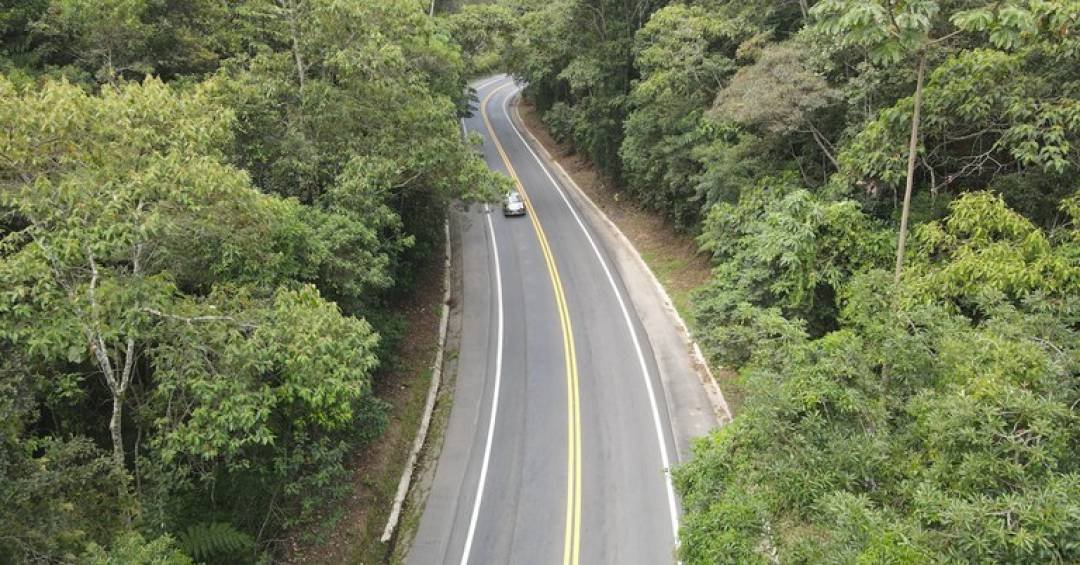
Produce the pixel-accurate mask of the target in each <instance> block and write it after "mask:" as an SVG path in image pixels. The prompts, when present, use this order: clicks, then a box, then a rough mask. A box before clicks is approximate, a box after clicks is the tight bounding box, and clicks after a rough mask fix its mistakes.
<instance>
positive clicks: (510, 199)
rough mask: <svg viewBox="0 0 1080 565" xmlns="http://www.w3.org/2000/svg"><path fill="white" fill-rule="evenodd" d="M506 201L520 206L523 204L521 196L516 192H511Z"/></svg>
mask: <svg viewBox="0 0 1080 565" xmlns="http://www.w3.org/2000/svg"><path fill="white" fill-rule="evenodd" d="M506 201H507V202H512V203H514V204H518V203H520V202H521V195H520V194H518V193H516V192H511V193H510V194H508V195H506Z"/></svg>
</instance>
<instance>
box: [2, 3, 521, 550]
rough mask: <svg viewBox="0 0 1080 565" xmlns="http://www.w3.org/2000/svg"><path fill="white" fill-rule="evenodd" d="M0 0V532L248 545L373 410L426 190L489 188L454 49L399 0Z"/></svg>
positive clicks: (432, 215) (341, 466) (419, 234)
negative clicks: (471, 134)
mask: <svg viewBox="0 0 1080 565" xmlns="http://www.w3.org/2000/svg"><path fill="white" fill-rule="evenodd" d="M9 4H10V3H8V2H4V3H2V4H0V8H2V9H0V121H2V123H3V124H4V128H5V129H4V131H5V134H4V135H3V136H0V154H2V155H3V157H2V158H0V289H2V290H0V422H2V423H0V500H3V501H4V504H3V505H2V506H3V509H0V532H2V533H0V554H2V555H3V559H4V560H6V559H8V556H11V558H12V559H14V560H16V561H19V562H22V561H29V560H42V561H49V562H53V561H56V562H74V561H79V562H100V563H105V562H110V563H112V562H124V563H127V562H131V563H141V562H146V563H151V562H153V563H159V562H160V563H183V562H189V561H190V560H189V559H188V557H192V558H195V559H198V560H216V561H221V562H230V563H231V562H249V561H252V560H254V559H255V558H256V557H257V556H259V555H260V554H264V555H265V554H268V553H269V554H270V555H271V556H272V555H273V551H274V550H276V549H277V548H276V547H274V543H275V542H274V541H272V540H276V539H280V538H281V537H282V534H283V532H284V531H285V529H287V528H302V527H308V526H310V525H311V524H312V523H313V522H314V521H316V520H317V519H320V517H321V516H324V515H325V512H324V511H323V509H324V508H325V505H327V504H330V503H332V502H334V501H336V500H339V499H340V497H341V496H342V495H343V494H344V492H345V490H346V489H347V487H348V486H349V483H348V481H347V478H348V477H350V476H351V475H352V472H353V471H352V469H350V468H349V461H350V460H351V459H352V458H353V457H354V455H355V454H356V452H357V451H358V450H361V449H363V448H364V447H365V446H366V445H368V444H369V443H370V442H371V441H372V440H373V439H374V438H376V437H377V436H378V435H379V434H380V433H382V431H383V430H384V429H385V427H386V424H387V421H388V414H387V411H388V409H389V406H388V405H387V404H386V403H385V402H383V401H381V400H380V399H378V398H376V397H375V396H374V392H373V391H374V386H373V384H374V380H375V379H376V378H378V374H379V370H380V367H386V366H391V365H392V363H393V359H392V358H390V356H391V355H392V354H393V351H392V349H391V348H390V344H389V343H388V340H384V339H382V336H381V334H382V333H383V330H388V331H389V333H391V334H393V332H394V331H396V328H395V326H394V323H393V320H394V319H395V315H394V313H393V312H391V311H389V307H388V301H389V300H390V298H391V297H393V296H394V294H395V293H400V292H402V290H403V289H404V288H406V287H407V286H408V285H409V284H411V282H412V281H413V279H414V277H415V274H414V273H415V271H416V267H417V266H418V265H420V264H421V263H423V262H426V261H429V260H430V258H431V255H432V254H433V253H434V250H435V249H441V246H440V245H441V237H442V225H441V224H442V222H441V220H439V218H440V217H441V213H442V212H441V211H442V209H443V208H444V206H445V205H446V202H447V201H448V200H449V199H450V198H465V199H484V198H489V197H491V196H493V195H495V194H499V193H501V191H502V188H503V187H504V183H505V181H504V180H503V179H502V178H501V177H500V176H498V175H495V174H493V173H491V172H489V171H488V170H487V168H486V167H485V166H484V164H483V162H482V161H481V160H480V159H479V158H478V157H477V156H476V155H475V153H474V152H473V151H472V150H471V148H470V147H468V146H467V145H466V144H464V143H462V142H461V139H460V131H459V129H458V125H457V120H456V118H457V116H456V113H457V111H458V109H459V108H461V107H462V105H463V102H464V100H465V93H464V76H465V75H464V73H465V72H466V69H465V63H464V62H463V58H462V54H461V53H460V51H459V49H458V46H457V45H455V44H454V43H453V42H452V41H451V39H450V38H449V37H448V36H447V33H446V30H445V29H444V28H443V27H442V26H441V24H439V23H438V22H436V21H435V20H433V19H432V18H429V17H428V16H427V15H426V13H425V11H424V10H422V9H421V8H422V6H421V2H419V0H413V1H408V2H402V1H398V0H375V1H371V2H360V3H357V2H341V1H337V0H297V1H290V2H276V1H270V0H246V1H243V2H229V3H221V2H215V1H210V0H205V1H204V0H198V1H195V2H156V1H142V0H110V1H107V2H89V3H88V2H85V1H83V0H42V1H41V2H31V3H20V4H19V5H18V6H17V9H13V10H9V9H8V8H9ZM391 341H392V340H391ZM136 532H138V533H136ZM170 533H171V534H172V535H173V538H176V539H180V540H181V547H183V548H186V549H187V550H188V554H189V555H188V556H187V557H185V556H184V554H183V553H182V552H181V551H180V550H179V549H177V546H176V544H174V543H173V542H172V541H171V540H172V539H173V538H170V537H169V534H170ZM141 535H146V536H147V537H146V538H142V537H140V536H141ZM144 539H150V540H151V541H149V542H146V541H144Z"/></svg>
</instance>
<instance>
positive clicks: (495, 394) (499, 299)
mask: <svg viewBox="0 0 1080 565" xmlns="http://www.w3.org/2000/svg"><path fill="white" fill-rule="evenodd" d="M484 213H485V214H486V215H487V225H488V234H489V235H490V236H491V252H492V254H493V255H494V257H495V296H496V303H497V304H498V308H497V309H498V313H499V314H498V320H499V322H498V337H497V338H496V340H495V387H494V390H493V391H492V393H491V417H490V418H489V419H488V431H487V442H486V443H485V445H484V460H483V463H482V464H481V465H480V481H479V483H478V484H477V486H476V499H475V500H474V501H473V509H472V517H471V518H469V531H468V533H467V534H466V535H465V549H464V550H463V551H462V553H461V565H466V564H467V563H468V562H469V552H470V551H471V550H472V542H473V536H474V535H475V534H476V519H477V517H478V516H479V515H480V501H481V499H483V496H484V483H485V482H486V481H487V471H488V462H489V461H490V460H491V443H492V438H494V436H495V416H496V414H498V412H499V385H500V382H501V380H502V354H503V296H502V271H501V269H500V267H499V244H498V242H496V241H495V226H494V224H492V222H491V207H490V206H488V205H486V204H485V205H484Z"/></svg>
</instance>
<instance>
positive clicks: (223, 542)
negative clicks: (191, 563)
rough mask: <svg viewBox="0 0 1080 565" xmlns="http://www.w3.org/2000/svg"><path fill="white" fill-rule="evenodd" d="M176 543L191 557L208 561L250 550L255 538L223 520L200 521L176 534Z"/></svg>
mask: <svg viewBox="0 0 1080 565" xmlns="http://www.w3.org/2000/svg"><path fill="white" fill-rule="evenodd" d="M177 545H178V546H180V548H181V549H182V550H183V551H184V553H186V554H187V555H190V556H191V557H192V558H194V559H197V560H198V561H200V562H209V561H212V560H214V558H220V557H227V556H229V555H236V554H238V553H242V552H249V551H251V548H252V546H254V545H255V540H253V539H252V538H251V536H249V535H247V534H245V533H244V532H241V531H238V530H237V529H236V528H234V527H233V526H232V524H226V523H224V522H211V523H205V522H201V523H198V524H192V525H191V526H188V528H187V529H186V530H184V531H183V532H181V533H180V534H179V535H178V536H177Z"/></svg>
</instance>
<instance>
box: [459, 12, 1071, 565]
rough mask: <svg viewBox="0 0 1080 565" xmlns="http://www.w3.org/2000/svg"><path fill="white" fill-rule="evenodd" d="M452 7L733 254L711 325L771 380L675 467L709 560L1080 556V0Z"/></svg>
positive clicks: (484, 49)
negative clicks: (687, 459) (459, 8)
mask: <svg viewBox="0 0 1080 565" xmlns="http://www.w3.org/2000/svg"><path fill="white" fill-rule="evenodd" d="M451 19H452V20H454V21H456V25H458V26H460V27H461V28H465V29H472V30H476V31H475V33H473V34H471V35H462V34H459V36H461V37H463V40H462V41H461V44H462V47H463V48H464V49H465V53H466V62H467V63H468V64H470V65H473V66H474V67H475V68H477V69H480V70H483V69H489V68H494V67H497V66H499V65H501V64H505V65H508V66H509V68H510V70H511V71H512V72H513V73H515V74H516V75H517V76H518V77H519V78H521V79H522V80H524V81H526V82H527V85H528V86H527V89H526V96H527V98H528V100H529V101H530V102H531V103H532V104H533V105H534V107H535V108H536V109H537V110H538V111H539V112H541V113H542V116H543V118H544V120H545V122H546V123H547V125H548V126H549V128H550V129H551V130H552V132H553V134H554V135H556V136H557V137H558V138H559V139H560V140H562V141H564V142H568V143H570V144H572V146H573V147H574V148H575V149H576V151H578V152H579V153H581V154H583V155H585V156H587V157H588V158H589V159H590V160H591V161H592V163H593V164H594V165H595V166H596V167H598V168H599V169H601V170H602V171H603V172H604V173H606V175H608V176H609V177H610V178H611V179H613V180H614V181H615V182H617V183H618V184H619V185H620V186H621V187H622V190H624V191H625V192H626V193H628V194H629V195H631V196H633V197H634V198H635V199H636V200H637V201H638V202H639V203H640V205H641V206H644V207H647V208H648V209H652V210H655V211H656V213H658V214H663V215H665V216H667V217H668V218H669V219H670V220H671V222H673V223H674V224H676V225H678V226H680V227H681V229H683V230H685V231H686V232H687V233H690V234H693V235H694V236H696V237H697V238H698V241H699V242H700V244H701V247H702V250H703V251H704V252H705V253H707V254H708V255H709V257H711V260H712V264H713V275H712V277H711V280H710V282H709V283H708V284H706V285H705V287H704V288H702V289H700V290H699V291H698V293H697V295H696V298H695V300H694V305H693V311H692V313H691V318H692V325H693V326H694V328H693V329H694V331H695V332H696V335H697V338H698V339H699V341H701V343H702V345H703V346H704V347H705V349H706V350H707V353H708V355H709V356H710V358H711V360H712V361H713V362H714V363H715V364H716V365H718V366H726V367H731V368H734V369H737V370H738V371H739V375H740V376H739V378H740V386H741V387H742V388H743V389H744V392H745V394H746V401H745V404H744V405H743V406H742V408H741V410H740V412H739V413H738V414H737V416H736V417H735V419H734V422H732V423H731V424H730V425H727V426H725V427H723V428H722V429H719V430H718V431H716V432H714V433H713V434H712V435H711V436H710V437H709V438H707V439H706V440H704V441H702V442H700V443H699V444H698V445H697V448H696V453H695V456H694V458H693V460H692V461H691V462H690V463H689V464H688V465H686V466H685V467H683V468H682V469H680V470H679V472H678V474H677V482H678V486H679V490H680V491H681V494H682V497H683V505H684V509H685V512H686V515H685V520H684V523H683V526H682V533H681V546H680V552H681V558H682V559H683V560H685V561H686V562H688V563H751V562H785V563H788V562H795V563H799V562H808V563H828V562H836V563H852V562H864V563H928V562H1008V563H1034V562H1058V563H1062V562H1074V563H1075V562H1078V561H1080V425H1078V424H1080V421H1078V410H1077V408H1078V405H1080V380H1078V378H1080V374H1078V371H1080V357H1078V355H1080V340H1078V334H1077V332H1078V330H1080V224H1078V222H1080V3H1078V2H1075V1H1066V0H1057V1H1043V0H1004V1H995V2H988V1H979V0H964V1H955V2H953V1H944V0H900V1H891V0H823V1H819V2H813V1H810V0H800V1H797V2H796V1H792V0H759V1H755V2H737V1H726V0H686V1H671V2H664V1H661V0H543V1H534V0H504V1H500V2H494V3H484V4H481V5H476V6H468V7H465V8H463V9H462V10H461V11H460V12H459V13H457V14H455V15H454V16H453V17H452V18H451ZM472 22H486V24H487V25H486V26H484V27H483V28H481V26H479V25H476V24H474V23H472ZM465 39H467V41H466V40H465Z"/></svg>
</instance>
